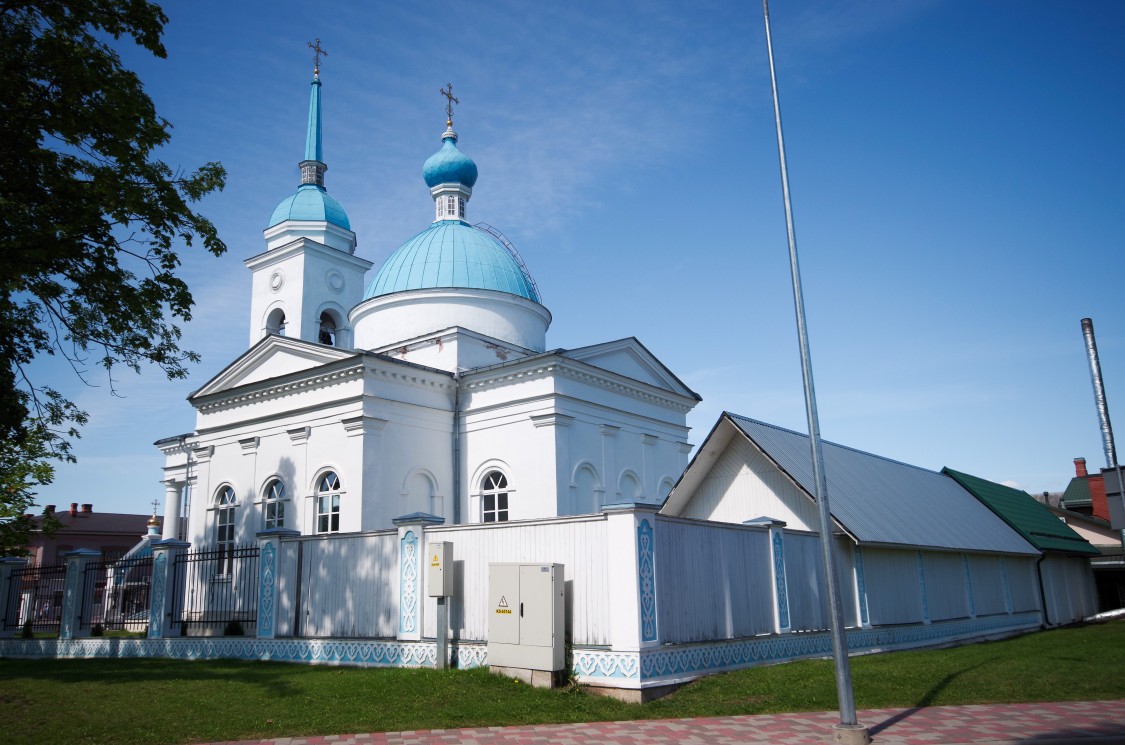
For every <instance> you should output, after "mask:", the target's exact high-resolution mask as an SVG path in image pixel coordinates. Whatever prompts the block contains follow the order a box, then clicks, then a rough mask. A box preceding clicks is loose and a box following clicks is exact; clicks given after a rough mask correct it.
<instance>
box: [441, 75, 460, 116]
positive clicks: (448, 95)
mask: <svg viewBox="0 0 1125 745" xmlns="http://www.w3.org/2000/svg"><path fill="white" fill-rule="evenodd" d="M438 93H440V94H441V95H443V96H445V99H446V100H445V118H446V122H445V123H446V125H447V126H450V127H452V126H453V104H455V103H461V102H460V101H458V100H457V99H456V98H454V97H453V83H446V84H445V88H438Z"/></svg>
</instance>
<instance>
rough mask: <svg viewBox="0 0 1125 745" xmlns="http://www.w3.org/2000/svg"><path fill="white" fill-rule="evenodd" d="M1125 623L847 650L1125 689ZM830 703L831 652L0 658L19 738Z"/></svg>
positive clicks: (941, 671) (154, 739) (883, 700)
mask: <svg viewBox="0 0 1125 745" xmlns="http://www.w3.org/2000/svg"><path fill="white" fill-rule="evenodd" d="M1122 669H1125V621H1119V622H1113V623H1106V624H1100V625H1092V626H1085V627H1079V628H1068V629H1059V630H1054V631H1044V632H1039V633H1035V634H1028V635H1025V636H1022V637H1018V638H1015V639H1009V640H1006V641H1001V642H993V643H988V644H975V645H970V646H965V647H957V648H953V649H943V650H933V651H922V652H895V653H892V654H885V655H868V656H863V657H855V658H853V659H852V673H853V678H854V680H855V692H856V703H857V705H858V706H859V707H860V708H875V707H885V706H929V705H941V704H967V703H996V702H1033V701H1062V700H1099V699H1118V698H1125V681H1123V680H1122V676H1121V675H1120V674H1119V671H1120V670H1122ZM835 708H836V693H835V688H834V677H833V672H832V664H831V661H828V660H807V661H801V662H793V663H788V664H785V665H775V666H771V667H760V668H754V669H750V670H742V671H739V672H735V673H728V674H726V675H719V676H713V677H710V678H705V679H703V680H700V681H697V682H696V683H694V684H692V685H689V686H686V687H684V688H682V689H680V690H679V691H677V692H676V693H674V694H672V695H671V696H668V697H666V698H664V699H661V700H659V701H655V702H652V703H649V704H645V705H643V706H639V705H633V704H624V703H621V702H618V701H615V700H612V699H608V698H604V697H601V696H594V695H591V694H589V693H586V692H585V691H583V690H580V689H572V690H555V691H545V690H538V689H533V688H529V687H528V686H526V685H521V684H519V683H515V682H513V681H511V680H508V679H505V678H500V677H498V676H494V675H491V674H489V673H488V672H486V671H483V670H469V671H444V672H442V671H435V670H406V669H386V668H382V669H372V668H368V669H363V668H347V667H323V666H304V665H292V664H283V663H267V662H234V661H216V662H180V661H171V660H14V659H4V660H0V733H3V740H4V742H5V743H7V744H9V745H16V744H17V743H67V744H70V743H190V742H202V741H216V740H244V739H257V738H265V737H285V736H300V735H315V734H321V735H325V734H342V733H351V732H377V731H395V730H411V729H440V728H451V727H475V726H484V725H507V724H529V723H544V722H575V721H594V720H613V719H641V718H671V717H696V716H720V715H729V714H758V713H769V712H782V711H814V710H822V709H826V710H830V709H835Z"/></svg>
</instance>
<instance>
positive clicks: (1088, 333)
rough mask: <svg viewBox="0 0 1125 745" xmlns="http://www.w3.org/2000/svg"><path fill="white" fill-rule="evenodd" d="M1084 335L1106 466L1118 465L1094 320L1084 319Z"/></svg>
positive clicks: (1113, 466) (1114, 466)
mask: <svg viewBox="0 0 1125 745" xmlns="http://www.w3.org/2000/svg"><path fill="white" fill-rule="evenodd" d="M1082 336H1084V337H1085V339H1086V356H1087V357H1089V358H1090V380H1091V381H1092V382H1093V384H1094V403H1095V404H1096V405H1097V407H1098V421H1099V422H1100V423H1101V427H1102V447H1103V448H1104V449H1105V465H1106V468H1116V467H1117V449H1116V448H1115V447H1114V446H1113V427H1112V426H1110V423H1109V404H1108V403H1106V400H1105V386H1104V385H1103V384H1102V365H1101V362H1099V361H1098V345H1097V343H1096V342H1095V341H1094V322H1093V320H1091V319H1089V318H1083V319H1082Z"/></svg>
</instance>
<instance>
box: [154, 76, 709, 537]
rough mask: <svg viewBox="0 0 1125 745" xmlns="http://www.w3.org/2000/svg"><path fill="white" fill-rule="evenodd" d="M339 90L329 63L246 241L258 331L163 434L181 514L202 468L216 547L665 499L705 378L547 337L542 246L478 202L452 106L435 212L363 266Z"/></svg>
mask: <svg viewBox="0 0 1125 745" xmlns="http://www.w3.org/2000/svg"><path fill="white" fill-rule="evenodd" d="M320 96H321V81H320V79H319V76H314V79H313V81H312V92H311V98H310V106H309V125H308V133H307V140H306V149H305V157H304V159H303V160H302V161H301V162H300V172H301V184H300V186H299V187H298V189H297V191H296V193H294V194H293V195H292V196H290V197H287V198H286V199H285V200H283V201H282V202H281V204H279V205H278V207H277V209H276V210H275V211H274V213H273V216H272V218H271V219H270V222H269V225H268V227H267V228H266V230H265V241H266V250H265V252H263V253H261V254H258V255H257V256H254V257H253V258H250V259H248V260H247V261H246V266H247V267H248V268H249V269H250V271H251V274H252V297H251V303H250V305H251V311H250V334H249V336H250V349H249V350H248V351H247V352H246V353H244V354H243V355H242V356H240V357H239V358H238V359H236V360H235V361H233V362H232V363H231V364H230V365H229V366H227V368H226V369H224V370H223V371H222V372H220V373H219V374H218V375H216V376H215V377H214V378H213V379H211V380H210V381H209V382H207V383H206V384H204V385H203V387H201V388H200V389H199V390H197V391H196V392H195V393H193V394H192V395H191V396H190V398H189V402H190V403H191V405H192V406H193V407H195V410H196V429H195V431H194V432H192V433H190V434H188V435H184V436H180V437H172V438H167V439H164V440H161V441H159V442H158V443H157V446H158V447H159V448H160V449H161V450H162V452H164V454H165V456H166V466H165V470H164V482H165V484H166V486H167V488H168V491H167V497H166V503H167V504H166V514H168V515H169V516H170V521H169V525H173V524H174V523H175V522H176V518H177V517H178V514H179V509H180V505H181V503H182V502H183V501H184V493H185V489H184V487H185V486H186V485H188V484H190V485H191V489H190V491H191V494H192V500H191V505H190V507H189V508H188V512H189V514H188V515H187V518H188V530H187V534H186V538H187V540H188V541H190V542H191V543H192V545H193V546H196V547H199V548H229V547H232V546H234V545H237V544H244V543H248V542H252V541H254V539H255V535H256V533H257V532H258V531H261V530H263V529H267V528H291V529H296V530H298V531H300V532H301V533H303V534H329V533H352V532H358V531H370V530H376V529H382V528H388V527H391V525H392V520H393V519H394V518H396V517H398V516H401V515H405V514H409V513H416V512H422V513H429V514H432V515H435V516H437V517H439V518H442V519H444V520H445V521H446V522H447V523H453V524H461V523H487V522H504V521H508V520H523V519H530V518H544V517H555V516H559V515H574V514H588V513H594V512H597V511H598V510H600V509H601V507H602V506H603V505H605V504H608V503H613V502H620V501H623V500H624V501H648V502H652V503H658V502H659V501H660V500H661V499H663V497H664V496H665V495H666V494H667V493H668V491H669V490H670V489H671V486H672V483H673V482H674V480H675V479H676V477H677V476H678V475H679V474H680V472H681V471H682V470H683V467H684V465H685V464H686V462H687V454H688V453H689V452H690V449H691V446H690V445H689V444H688V443H687V435H688V427H687V421H686V418H687V414H688V412H689V411H691V409H692V408H693V407H694V406H695V405H696V403H697V402H698V401H699V400H700V399H699V396H698V395H697V394H696V393H694V392H693V391H692V390H691V389H689V388H688V387H687V386H685V385H684V384H683V382H681V381H680V380H679V379H678V378H677V377H676V376H675V375H674V374H673V373H672V372H671V371H669V370H668V369H667V368H666V367H665V366H664V365H663V364H662V363H661V362H660V360H658V359H657V358H656V357H655V356H654V355H653V354H652V353H651V352H649V351H648V350H647V349H646V348H645V347H644V346H643V345H642V344H641V343H640V342H638V341H637V340H636V339H633V338H626V339H618V340H615V341H610V342H604V343H601V344H596V345H592V346H587V347H581V348H578V349H548V347H547V345H546V332H547V328H548V326H549V325H550V323H551V313H550V312H549V311H548V310H547V308H546V307H545V306H544V305H543V303H542V299H541V297H540V293H539V289H538V287H537V286H536V284H535V282H534V280H533V279H532V277H531V274H530V273H529V271H528V270H527V267H526V266H525V265H524V264H523V262H522V260H521V259H520V257H519V255H518V254H517V253H516V252H515V250H514V249H513V248H512V247H511V246H510V245H509V244H508V243H507V241H506V240H504V238H503V237H502V236H500V235H499V234H498V233H497V232H496V231H495V230H494V229H492V228H490V227H487V226H484V227H482V226H479V225H478V226H473V225H471V224H469V223H468V222H466V220H465V218H466V211H467V202H468V201H469V198H470V196H471V195H472V193H473V188H474V186H475V185H476V181H477V167H476V164H475V163H473V161H472V160H471V159H470V158H469V157H468V156H466V155H465V154H463V153H462V152H461V151H460V150H459V149H458V146H457V141H458V138H457V134H456V133H455V132H454V131H453V122H452V117H450V119H449V120H448V121H447V122H446V129H445V131H444V132H443V133H442V135H441V143H442V144H441V148H440V150H439V151H438V152H437V153H435V154H434V155H433V156H432V157H431V158H430V159H429V160H427V161H426V162H425V165H424V167H423V179H424V181H425V184H426V187H427V188H428V191H429V194H430V197H431V198H432V199H433V200H434V204H435V220H434V222H433V223H432V224H431V225H429V226H428V227H426V228H425V229H424V230H422V231H421V232H420V233H418V234H417V235H415V236H414V237H413V238H410V239H409V240H407V241H406V242H405V243H403V244H402V246H401V247H400V248H399V249H398V250H397V251H395V252H394V253H393V254H391V256H390V257H389V258H388V259H387V260H386V261H385V262H384V263H383V265H382V267H381V268H379V269H378V271H377V272H376V273H375V275H374V277H373V278H372V279H370V281H365V279H364V274H365V272H366V271H367V269H368V268H370V267H371V266H372V264H371V262H368V261H366V260H364V259H361V258H358V257H356V256H355V255H354V252H355V247H356V235H355V233H354V232H352V230H351V224H350V222H349V219H348V216H347V214H346V212H345V211H344V208H343V207H342V205H341V204H340V203H339V202H338V201H336V199H334V198H333V197H331V196H330V195H329V194H328V192H327V191H326V190H325V188H324V171H325V169H326V168H327V166H326V165H325V164H324V162H323V156H322V153H321V141H322V135H321V119H320ZM164 537H165V538H169V537H173V536H171V534H170V533H169V529H168V528H166V529H165V535H164Z"/></svg>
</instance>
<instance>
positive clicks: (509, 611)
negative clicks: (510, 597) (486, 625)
mask: <svg viewBox="0 0 1125 745" xmlns="http://www.w3.org/2000/svg"><path fill="white" fill-rule="evenodd" d="M496 612H497V613H501V614H504V615H508V616H510V615H512V609H511V608H497V609H496Z"/></svg>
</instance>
